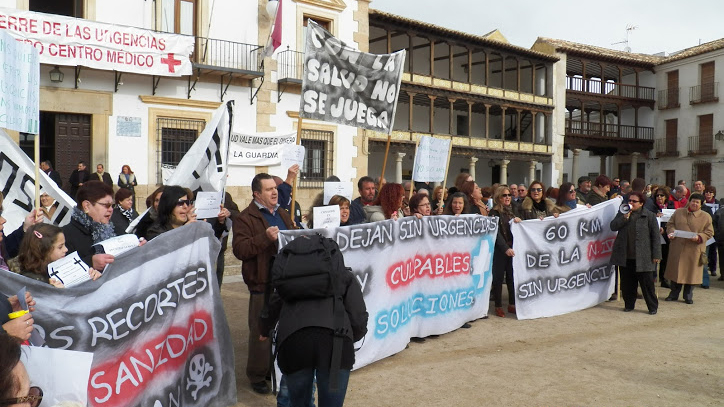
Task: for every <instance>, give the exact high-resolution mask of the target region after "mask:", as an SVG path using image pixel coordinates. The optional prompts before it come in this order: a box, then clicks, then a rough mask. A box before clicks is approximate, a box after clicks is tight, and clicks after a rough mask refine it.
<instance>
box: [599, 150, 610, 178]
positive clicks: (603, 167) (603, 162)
mask: <svg viewBox="0 0 724 407" xmlns="http://www.w3.org/2000/svg"><path fill="white" fill-rule="evenodd" d="M606 158H608V157H606V156H605V155H602V156H601V168H599V170H598V172H599V173H600V174H601V175H609V174H607V173H606Z"/></svg>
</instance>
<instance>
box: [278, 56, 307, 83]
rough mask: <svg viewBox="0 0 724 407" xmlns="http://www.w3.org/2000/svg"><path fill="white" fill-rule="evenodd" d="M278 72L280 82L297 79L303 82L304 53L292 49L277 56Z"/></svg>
mask: <svg viewBox="0 0 724 407" xmlns="http://www.w3.org/2000/svg"><path fill="white" fill-rule="evenodd" d="M277 61H278V62H277V72H279V80H282V79H288V80H289V79H292V80H293V79H296V80H298V81H301V80H302V75H303V73H304V53H303V52H299V51H292V50H290V49H288V50H286V51H282V52H280V53H279V54H278V55H277Z"/></svg>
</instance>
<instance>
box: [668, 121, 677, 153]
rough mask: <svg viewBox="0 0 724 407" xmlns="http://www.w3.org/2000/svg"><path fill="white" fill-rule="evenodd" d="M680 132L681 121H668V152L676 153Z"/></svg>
mask: <svg viewBox="0 0 724 407" xmlns="http://www.w3.org/2000/svg"><path fill="white" fill-rule="evenodd" d="M678 131H679V120H678V119H671V120H666V152H667V153H673V152H676V140H677V137H678Z"/></svg>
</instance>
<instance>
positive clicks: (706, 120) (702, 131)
mask: <svg viewBox="0 0 724 407" xmlns="http://www.w3.org/2000/svg"><path fill="white" fill-rule="evenodd" d="M713 149H714V115H713V114H707V115H703V116H699V152H702V153H708V152H711V151H712V150H713ZM707 185H708V184H707Z"/></svg>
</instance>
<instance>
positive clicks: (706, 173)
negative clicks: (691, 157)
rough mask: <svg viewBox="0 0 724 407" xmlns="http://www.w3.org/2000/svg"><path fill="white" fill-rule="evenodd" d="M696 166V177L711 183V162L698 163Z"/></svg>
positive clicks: (706, 183) (707, 183) (705, 182)
mask: <svg viewBox="0 0 724 407" xmlns="http://www.w3.org/2000/svg"><path fill="white" fill-rule="evenodd" d="M694 165H695V166H696V168H695V170H696V179H697V180H700V181H703V182H704V185H711V163H697V164H694Z"/></svg>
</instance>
